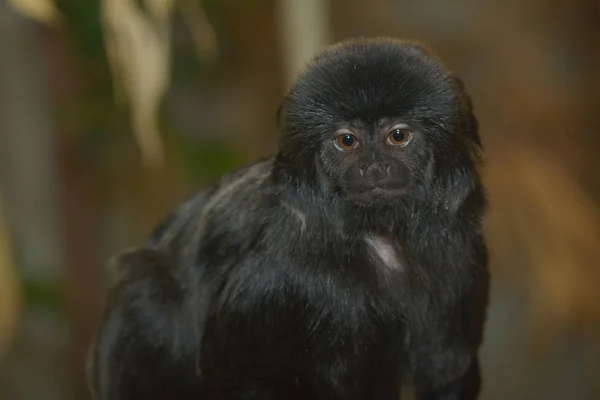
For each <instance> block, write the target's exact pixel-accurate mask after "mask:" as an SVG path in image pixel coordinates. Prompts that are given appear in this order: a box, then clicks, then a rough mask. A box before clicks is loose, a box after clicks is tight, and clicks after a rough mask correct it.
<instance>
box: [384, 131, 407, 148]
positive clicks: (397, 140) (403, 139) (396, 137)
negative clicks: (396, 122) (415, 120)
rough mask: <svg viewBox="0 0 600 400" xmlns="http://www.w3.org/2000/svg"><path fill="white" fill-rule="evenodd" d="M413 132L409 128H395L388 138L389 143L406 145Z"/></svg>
mask: <svg viewBox="0 0 600 400" xmlns="http://www.w3.org/2000/svg"><path fill="white" fill-rule="evenodd" d="M410 137H411V133H410V130H409V129H408V128H396V129H393V130H392V131H391V132H390V134H389V136H388V139H387V142H388V144H391V145H393V146H404V145H406V144H407V143H408V141H409V140H410Z"/></svg>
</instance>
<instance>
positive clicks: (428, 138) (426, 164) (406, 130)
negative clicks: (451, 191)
mask: <svg viewBox="0 0 600 400" xmlns="http://www.w3.org/2000/svg"><path fill="white" fill-rule="evenodd" d="M279 124H280V128H281V131H282V141H281V147H280V152H279V155H278V157H277V162H276V164H275V173H276V175H277V172H278V170H279V172H280V171H286V172H287V174H288V175H289V176H292V177H294V178H295V179H299V180H308V181H309V183H314V184H318V185H319V187H324V188H326V190H329V191H331V192H333V193H336V194H338V195H341V196H343V197H344V198H346V199H348V200H349V201H350V202H352V203H355V204H359V205H362V206H368V205H374V204H386V203H391V202H398V201H401V199H402V198H403V197H405V196H409V195H411V194H413V196H414V193H415V191H418V190H419V189H422V188H424V187H425V186H428V187H431V186H432V180H434V179H437V178H439V177H440V176H444V175H446V172H447V171H445V169H448V170H454V169H456V168H463V169H464V168H465V167H466V168H467V169H469V168H472V167H473V164H474V163H475V161H476V158H477V155H476V154H477V150H478V148H479V146H480V142H479V136H478V134H477V124H476V121H475V118H474V117H473V115H472V112H471V107H470V100H469V98H468V97H467V95H466V94H465V93H464V90H463V88H462V84H461V83H460V81H459V80H458V79H456V78H454V77H453V76H452V75H451V74H450V73H449V72H448V71H446V70H445V69H444V68H443V67H442V66H441V65H440V63H438V62H437V61H436V59H435V58H434V57H433V56H432V55H431V53H429V52H428V51H427V50H426V49H425V48H423V47H422V46H420V45H417V44H414V43H410V42H402V41H398V40H393V39H359V40H352V41H349V42H344V43H341V44H338V45H335V46H332V47H330V48H328V49H326V50H325V51H324V52H322V53H321V54H319V55H317V56H316V57H315V59H314V60H313V62H312V63H311V64H310V65H309V66H308V67H307V69H306V70H305V71H304V72H303V73H302V74H301V75H300V76H299V78H298V80H297V82H296V83H295V84H294V86H293V87H292V89H291V90H290V92H289V93H288V94H287V96H286V98H285V100H284V102H283V103H282V106H281V109H280V115H279Z"/></svg>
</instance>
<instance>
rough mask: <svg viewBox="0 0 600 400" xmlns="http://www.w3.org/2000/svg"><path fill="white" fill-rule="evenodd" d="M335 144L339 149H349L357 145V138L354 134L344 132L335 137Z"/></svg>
mask: <svg viewBox="0 0 600 400" xmlns="http://www.w3.org/2000/svg"><path fill="white" fill-rule="evenodd" d="M335 144H336V146H337V148H338V149H340V150H343V151H351V150H354V149H356V148H357V147H358V139H356V136H354V135H351V134H349V133H344V134H342V135H339V136H338V137H337V138H336V139H335Z"/></svg>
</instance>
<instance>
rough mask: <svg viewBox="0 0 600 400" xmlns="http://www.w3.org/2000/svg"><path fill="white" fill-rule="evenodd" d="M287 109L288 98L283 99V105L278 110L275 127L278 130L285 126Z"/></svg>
mask: <svg viewBox="0 0 600 400" xmlns="http://www.w3.org/2000/svg"><path fill="white" fill-rule="evenodd" d="M286 108H287V96H286V97H284V98H283V100H282V101H281V104H279V108H278V109H277V120H276V121H275V126H276V127H277V129H279V128H281V125H282V124H283V119H284V118H285V113H286Z"/></svg>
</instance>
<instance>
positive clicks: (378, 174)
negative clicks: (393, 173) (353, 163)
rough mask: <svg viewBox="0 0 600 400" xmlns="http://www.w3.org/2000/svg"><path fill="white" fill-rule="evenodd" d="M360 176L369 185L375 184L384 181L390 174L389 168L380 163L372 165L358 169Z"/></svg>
mask: <svg viewBox="0 0 600 400" xmlns="http://www.w3.org/2000/svg"><path fill="white" fill-rule="evenodd" d="M358 170H359V173H360V175H361V176H362V177H363V178H364V179H365V180H366V181H369V182H370V183H373V184H376V183H379V182H381V181H383V180H385V179H386V178H387V177H388V176H389V173H390V166H389V165H383V164H380V163H373V164H369V165H367V166H363V167H360V168H359V169H358Z"/></svg>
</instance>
